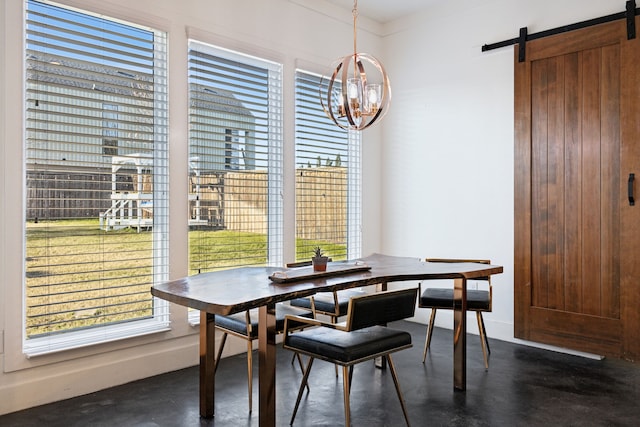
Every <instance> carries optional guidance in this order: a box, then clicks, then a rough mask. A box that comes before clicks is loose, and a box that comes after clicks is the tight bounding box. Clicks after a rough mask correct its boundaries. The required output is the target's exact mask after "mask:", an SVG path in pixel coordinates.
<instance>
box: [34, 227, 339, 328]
mask: <svg viewBox="0 0 640 427" xmlns="http://www.w3.org/2000/svg"><path fill="white" fill-rule="evenodd" d="M26 231H27V248H26V250H27V253H26V287H27V297H26V318H27V319H26V322H27V335H28V336H29V337H36V336H39V335H42V334H48V333H55V332H59V331H66V330H70V329H76V328H86V327H91V326H96V325H104V324H109V323H116V322H123V321H128V320H133V319H140V318H145V317H149V316H151V315H152V309H153V298H151V294H150V293H149V288H150V287H151V285H152V283H153V280H152V259H151V254H152V243H153V242H152V239H153V233H152V232H150V231H145V232H140V233H138V232H136V231H135V230H132V229H123V230H116V231H108V232H106V231H102V230H100V228H99V225H98V220H97V219H91V220H68V221H51V222H38V223H34V222H30V223H28V224H27V227H26ZM318 245H320V246H322V248H323V250H324V252H325V253H326V255H328V256H331V257H333V259H334V260H340V259H344V255H343V254H345V253H346V249H345V245H338V244H332V243H329V242H325V241H319V240H298V241H297V245H296V247H297V248H298V249H297V251H298V253H297V254H296V258H297V259H296V260H298V261H299V260H306V259H310V258H311V251H312V248H313V247H315V246H318ZM189 252H190V253H189V262H190V265H189V274H197V273H198V272H205V271H213V270H219V269H225V268H231V267H235V266H238V265H264V264H265V263H266V260H267V238H266V235H264V234H257V233H244V232H236V231H227V230H193V231H190V232H189Z"/></svg>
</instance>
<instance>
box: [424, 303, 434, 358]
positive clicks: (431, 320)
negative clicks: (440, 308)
mask: <svg viewBox="0 0 640 427" xmlns="http://www.w3.org/2000/svg"><path fill="white" fill-rule="evenodd" d="M435 321H436V309H435V308H432V309H431V317H430V318H429V326H428V328H427V338H426V339H425V341H424V352H423V353H422V363H424V361H425V360H426V359H427V350H429V344H431V335H432V334H433V324H434V323H435Z"/></svg>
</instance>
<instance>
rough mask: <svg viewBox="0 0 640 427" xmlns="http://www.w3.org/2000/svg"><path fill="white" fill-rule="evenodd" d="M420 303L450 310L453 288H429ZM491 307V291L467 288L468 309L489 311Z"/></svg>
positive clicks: (421, 297)
mask: <svg viewBox="0 0 640 427" xmlns="http://www.w3.org/2000/svg"><path fill="white" fill-rule="evenodd" d="M420 305H421V306H428V307H435V308H444V309H449V310H450V309H452V308H453V289H450V288H442V289H441V288H427V289H425V291H424V292H423V293H422V295H421V296H420ZM490 307H491V296H490V294H489V291H479V290H474V289H469V290H467V309H468V310H485V311H488V310H489V309H490Z"/></svg>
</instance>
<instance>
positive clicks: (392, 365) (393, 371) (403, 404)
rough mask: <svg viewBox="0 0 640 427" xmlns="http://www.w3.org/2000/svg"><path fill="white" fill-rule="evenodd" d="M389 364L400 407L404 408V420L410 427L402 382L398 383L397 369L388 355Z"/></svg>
mask: <svg viewBox="0 0 640 427" xmlns="http://www.w3.org/2000/svg"><path fill="white" fill-rule="evenodd" d="M387 362H389V370H390V371H391V376H392V377H393V383H394V384H395V385H396V393H398V399H400V406H402V413H403V414H404V419H405V421H406V422H407V427H410V424H409V414H408V413H407V406H406V405H405V403H404V398H403V397H402V392H401V391H400V382H399V381H398V374H397V373H396V367H395V365H394V364H393V360H392V359H391V355H390V354H387Z"/></svg>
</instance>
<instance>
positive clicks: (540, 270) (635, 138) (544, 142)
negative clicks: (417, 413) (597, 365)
mask: <svg viewBox="0 0 640 427" xmlns="http://www.w3.org/2000/svg"><path fill="white" fill-rule="evenodd" d="M636 25H637V24H636ZM526 49H527V50H526V61H525V62H518V58H517V57H518V55H517V49H516V59H515V61H516V62H515V284H514V286H515V290H514V294H515V335H516V337H518V338H523V339H527V340H531V341H537V342H542V343H547V344H552V345H557V346H562V347H567V348H572V349H576V350H581V351H587V352H593V353H597V354H603V355H610V356H615V357H624V358H627V359H632V360H633V359H638V358H639V357H640V344H639V343H638V330H639V329H640V314H639V312H640V311H639V310H638V308H639V307H640V267H639V266H640V187H639V188H637V189H636V188H632V187H633V184H635V181H630V177H631V178H633V177H637V178H638V179H637V181H639V183H640V71H639V70H640V67H638V66H637V64H640V40H638V39H633V40H627V33H626V22H625V21H624V20H622V21H616V22H612V23H608V24H601V25H597V26H594V27H590V28H586V29H581V30H576V31H572V32H569V33H564V34H559V35H555V36H552V37H547V38H543V39H538V40H536V41H532V42H529V43H527V48H526ZM631 174H635V175H631ZM630 197H633V198H636V197H637V198H638V202H637V203H635V204H634V205H631V203H630ZM634 201H635V200H634Z"/></svg>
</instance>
